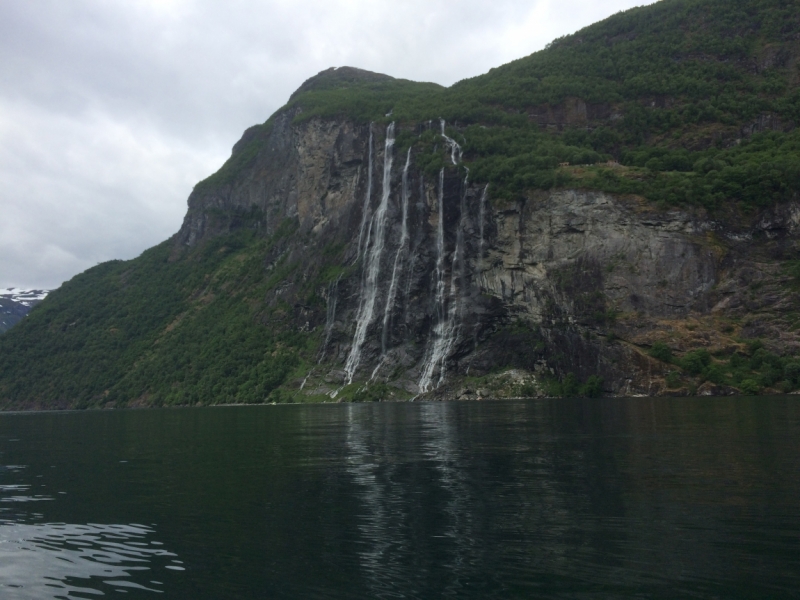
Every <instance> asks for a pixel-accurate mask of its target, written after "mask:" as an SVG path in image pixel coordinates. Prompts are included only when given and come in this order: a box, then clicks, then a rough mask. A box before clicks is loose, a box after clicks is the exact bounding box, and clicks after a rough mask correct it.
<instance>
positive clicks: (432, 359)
mask: <svg viewBox="0 0 800 600" xmlns="http://www.w3.org/2000/svg"><path fill="white" fill-rule="evenodd" d="M468 183H469V169H467V175H466V177H465V178H464V192H463V193H462V195H461V205H460V207H459V208H460V214H459V220H458V229H457V230H456V246H455V249H454V250H453V260H452V262H451V265H450V289H449V293H448V294H447V297H445V282H444V277H445V273H444V225H443V222H444V210H443V201H444V169H442V171H441V172H440V173H439V227H438V228H437V236H436V248H437V259H436V278H437V280H436V300H435V302H436V315H437V319H438V320H437V323H436V325H435V327H434V329H433V335H434V341H433V347H432V348H431V351H430V353H429V354H428V360H427V362H426V364H425V368H424V369H423V372H422V377H421V378H420V382H419V389H420V392H428V391H430V390H431V386H432V384H433V376H434V373H435V372H436V369H437V368H438V370H439V373H438V374H439V377H438V379H437V382H436V387H438V386H440V385H441V384H442V382H444V378H445V375H446V374H447V357H448V356H449V355H450V352H451V350H452V349H453V346H454V345H455V344H456V342H457V341H458V337H459V334H460V333H461V302H460V298H459V293H458V292H459V285H458V281H457V279H458V275H457V273H458V272H459V270H461V271H463V270H464V218H465V215H466V189H467V185H468ZM462 275H463V273H462ZM462 278H463V277H462Z"/></svg>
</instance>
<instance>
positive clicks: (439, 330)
mask: <svg viewBox="0 0 800 600" xmlns="http://www.w3.org/2000/svg"><path fill="white" fill-rule="evenodd" d="M437 200H438V204H439V223H438V224H437V226H436V271H435V275H436V297H435V300H434V308H435V311H436V324H435V325H434V327H433V332H432V333H433V338H434V340H433V346H432V347H431V349H430V351H429V352H428V353H427V359H426V361H425V366H424V367H423V369H422V376H421V377H420V380H419V389H420V391H421V392H427V391H429V390H430V388H431V383H432V382H433V372H434V370H435V369H436V366H437V365H439V364H440V363H441V362H442V352H443V350H444V328H445V327H446V321H447V320H446V318H445V283H444V276H445V273H444V168H442V170H441V171H439V194H438V198H437Z"/></svg>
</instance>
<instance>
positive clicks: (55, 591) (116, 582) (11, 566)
mask: <svg viewBox="0 0 800 600" xmlns="http://www.w3.org/2000/svg"><path fill="white" fill-rule="evenodd" d="M154 533H155V530H153V529H152V528H150V527H147V526H144V525H138V524H131V525H98V524H87V525H74V524H67V523H47V524H23V523H6V524H2V525H0V597H2V598H3V599H7V600H22V599H25V600H27V599H34V598H36V599H37V600H39V599H48V598H83V597H86V595H102V594H104V593H105V592H110V591H120V592H124V591H128V590H132V589H136V590H141V591H150V592H156V593H161V590H160V589H158V586H159V585H161V584H160V583H158V582H156V581H153V579H152V578H153V575H155V574H156V573H155V572H154V571H156V570H158V569H160V568H165V567H166V568H169V565H168V564H167V563H171V562H173V558H174V557H175V556H176V555H175V554H174V553H172V552H169V551H168V550H166V549H164V547H163V545H162V544H160V543H159V542H155V541H152V540H150V539H148V538H150V537H151V536H152V535H153V534H154ZM141 572H146V575H145V574H144V573H142V575H145V577H144V578H142V580H143V583H146V584H147V585H144V584H143V583H138V582H136V581H133V579H132V578H133V577H134V575H136V574H138V573H141ZM162 572H163V571H162ZM145 578H146V581H145ZM76 594H79V595H76Z"/></svg>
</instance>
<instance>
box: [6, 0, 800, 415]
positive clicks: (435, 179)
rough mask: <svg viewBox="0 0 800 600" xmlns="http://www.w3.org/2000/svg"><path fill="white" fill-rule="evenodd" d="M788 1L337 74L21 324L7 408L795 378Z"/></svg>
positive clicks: (656, 14) (795, 145)
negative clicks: (469, 57)
mask: <svg viewBox="0 0 800 600" xmlns="http://www.w3.org/2000/svg"><path fill="white" fill-rule="evenodd" d="M789 4H791V3H788V4H787V3H786V2H782V1H781V0H740V1H739V0H737V2H735V3H733V4H732V3H730V2H721V1H720V0H663V1H662V2H659V3H656V4H655V5H653V6H651V7H644V8H640V9H634V10H632V11H628V12H626V13H622V14H620V15H616V16H615V17H612V18H611V19H608V20H607V21H605V22H603V23H600V24H598V25H596V26H593V27H591V28H588V29H586V30H584V31H582V32H578V33H577V34H575V35H574V36H569V37H568V38H565V39H562V40H557V41H556V42H554V44H553V45H552V46H551V47H550V48H549V49H547V50H545V51H543V52H541V53H537V54H535V55H532V56H531V57H527V58H526V59H521V60H520V61H515V62H514V63H511V64H510V65H506V66H504V67H501V68H498V69H495V70H493V71H491V72H490V73H488V74H486V75H484V76H481V77H478V78H475V79H472V80H467V81H464V82H460V83H458V84H456V85H454V86H452V87H451V88H442V87H440V86H437V85H435V84H421V83H414V82H408V81H402V80H396V79H393V78H391V77H388V76H385V75H380V74H376V73H370V72H366V71H361V70H359V69H353V68H350V67H344V68H340V69H329V70H327V71H323V72H322V73H320V74H319V75H317V76H316V77H313V78H311V79H310V80H309V81H307V82H306V83H305V84H304V85H303V86H302V87H301V88H300V89H299V90H298V91H297V92H296V93H295V94H293V96H292V97H291V98H290V100H289V102H288V103H287V105H286V106H285V107H283V108H282V109H281V110H279V111H278V112H277V113H275V114H274V115H273V116H272V117H270V119H269V120H268V121H267V122H265V123H264V124H262V125H257V126H254V127H252V128H250V129H248V130H247V131H246V132H245V133H244V135H243V136H242V139H241V140H240V141H239V142H238V143H237V144H236V146H235V147H234V148H233V152H232V154H231V157H230V159H229V160H228V161H227V162H226V163H225V165H223V167H222V168H221V169H220V170H219V171H218V172H217V173H215V174H214V175H212V176H211V177H209V178H208V179H206V180H205V181H203V182H200V183H199V184H198V185H197V186H196V187H195V189H194V191H193V192H192V194H191V196H190V198H189V202H188V204H189V206H188V211H187V214H186V217H185V219H184V222H183V225H182V227H181V229H180V231H178V232H177V233H176V234H175V236H173V238H171V239H170V240H168V241H166V242H164V243H163V244H160V245H159V246H157V247H155V248H152V249H150V250H148V251H146V252H145V253H144V254H143V255H142V256H141V257H139V258H137V259H135V260H133V261H127V262H123V261H112V262H110V263H106V264H103V265H99V266H97V267H95V268H93V269H90V270H89V271H87V272H86V273H83V274H81V275H79V276H77V277H76V278H75V279H73V280H72V281H70V282H68V283H67V284H65V285H64V286H63V287H62V288H61V289H59V290H57V291H56V292H54V293H53V294H51V295H50V296H49V297H48V299H47V300H46V301H45V302H43V303H42V304H41V306H39V307H38V308H37V310H36V311H35V312H34V314H32V315H31V316H30V318H28V319H26V320H25V322H24V323H22V324H20V325H19V326H18V327H16V328H15V329H14V330H12V331H11V332H9V333H8V334H7V335H4V336H3V337H2V338H0V357H2V360H0V406H2V407H5V408H49V407H75V406H77V407H84V406H137V405H165V404H166V405H173V404H198V403H201V404H208V403H221V402H284V401H339V400H376V399H410V398H414V397H422V398H479V397H503V396H538V395H574V394H583V395H589V396H599V395H660V394H675V395H677V394H684V395H688V394H715V395H721V394H731V393H759V392H792V391H796V390H797V389H798V388H800V359H798V354H800V339H798V333H797V331H798V329H799V328H800V310H799V309H800V305H798V303H799V302H800V298H799V297H798V294H797V291H798V287H800V244H799V240H798V235H800V195H799V191H800V133H799V132H798V130H797V129H796V128H795V123H796V122H797V121H798V120H800V92H799V91H798V84H799V83H800V77H798V73H800V70H798V68H797V65H798V57H800V51H798V48H800V46H798V44H799V43H800V42H799V41H798V40H800V23H799V22H798V19H800V16H798V15H800V13H797V11H793V10H792V9H791V6H789ZM733 5H735V6H734V8H736V10H735V11H733V13H731V6H733ZM787 7H788V8H787ZM737 11H738V12H737ZM730 14H734V17H735V18H734V17H730ZM740 17H741V18H740ZM742 19H744V21H742ZM720 24H723V25H720ZM732 32H733V33H735V34H736V36H738V37H736V38H735V39H736V40H738V41H737V42H736V43H732V42H730V39H729V38H730V37H731V36H730V35H729V34H731V33H732ZM654 73H657V74H658V76H654V75H653V74H654ZM87 298H92V299H93V302H92V303H89V302H87ZM98 298H100V299H102V301H99V302H98V301H96V299H98Z"/></svg>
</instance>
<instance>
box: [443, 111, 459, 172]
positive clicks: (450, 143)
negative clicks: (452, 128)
mask: <svg viewBox="0 0 800 600" xmlns="http://www.w3.org/2000/svg"><path fill="white" fill-rule="evenodd" d="M439 124H440V125H441V128H442V137H443V138H444V142H445V144H447V147H448V148H450V160H451V161H453V164H454V165H457V164H458V163H459V162H461V146H459V145H458V142H457V141H455V140H454V139H453V138H451V137H447V134H446V133H445V132H444V119H439ZM456 156H458V159H456Z"/></svg>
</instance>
